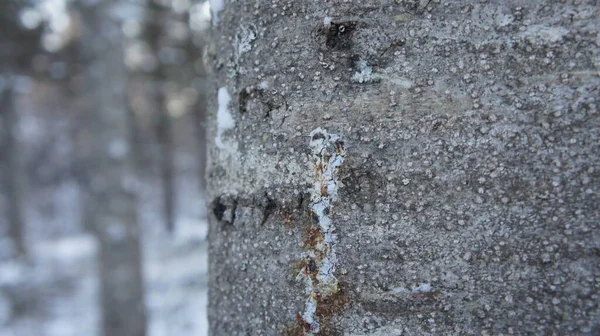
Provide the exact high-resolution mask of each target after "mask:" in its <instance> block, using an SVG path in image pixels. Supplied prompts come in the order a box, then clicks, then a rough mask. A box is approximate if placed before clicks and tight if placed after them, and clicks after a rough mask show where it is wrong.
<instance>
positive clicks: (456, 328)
mask: <svg viewBox="0 0 600 336" xmlns="http://www.w3.org/2000/svg"><path fill="white" fill-rule="evenodd" d="M599 17H600V8H599V7H598V4H597V2H596V1H577V2H575V4H571V2H569V4H567V3H565V2H558V1H553V2H549V1H537V0H536V1H516V0H514V1H485V2H464V1H443V2H442V1H391V0H385V1H379V0H378V1H370V0H366V1H365V0H360V1H359V0H350V1H331V2H326V1H321V0H313V1H309V0H307V1H283V2H273V3H272V4H271V3H269V4H268V5H267V4H263V3H260V4H259V3H257V2H256V1H230V2H228V3H227V5H226V8H225V9H224V10H223V11H222V12H221V13H219V19H220V20H219V23H218V26H217V27H216V36H215V46H216V49H217V50H218V54H219V57H218V58H216V59H214V64H212V65H213V68H214V69H216V77H217V78H219V81H218V87H226V88H227V90H228V92H229V93H230V94H231V96H232V104H231V106H230V107H229V109H230V111H231V114H232V115H233V119H234V120H235V127H234V128H233V129H231V130H227V129H225V130H224V129H222V130H221V132H220V133H221V134H220V138H221V140H222V142H223V144H224V146H221V148H219V147H218V146H216V145H215V141H214V140H215V136H218V135H219V132H218V124H219V123H218V120H217V117H216V114H217V111H218V108H217V104H216V99H215V98H213V103H214V104H213V107H212V108H211V109H210V112H209V113H210V116H209V129H208V130H209V136H208V140H209V141H210V142H209V145H210V148H209V164H208V170H207V179H208V200H209V202H210V207H211V209H210V210H211V211H210V214H211V216H210V225H211V226H210V233H209V242H210V250H209V253H210V272H209V274H210V286H209V297H210V306H209V320H210V327H211V331H212V335H278V334H292V335H297V334H305V333H306V334H310V333H311V331H313V332H315V331H316V324H315V321H314V320H317V319H318V323H319V333H320V334H322V335H485V334H493V335H500V334H524V335H573V334H577V335H592V334H599V333H600V322H599V321H600V309H599V307H598V302H600V301H599V300H598V283H599V281H600V267H599V265H600V263H599V259H598V248H599V242H600V237H599V236H598V232H600V231H599V229H600V227H599V224H598V223H599V222H600V213H599V211H598V202H599V198H598V186H599V185H600V174H599V173H598V169H599V167H598V165H599V162H600V146H599V130H600V128H599V126H600V116H599V113H598V112H599V111H598V103H599V102H598V97H600V92H599V91H600V90H599V86H600V78H599V76H598V74H599V70H600V47H599V44H600V41H599V40H598V36H599V35H598V34H599V31H598V18H599ZM213 97H216V94H215V96H213ZM222 101H224V100H222ZM319 127H321V128H324V129H327V130H328V132H330V133H335V134H337V135H338V136H340V137H341V140H342V141H343V142H344V144H343V145H341V144H338V147H340V148H338V149H335V148H334V145H335V141H334V139H330V140H331V142H332V146H331V147H329V148H326V149H325V150H324V152H319V153H317V155H315V154H314V149H315V148H316V147H315V146H318V145H319V144H318V142H319V141H325V140H327V139H328V138H327V135H325V134H324V132H321V133H320V134H315V133H313V138H312V139H311V136H310V135H311V132H312V131H313V130H315V129H317V128H319ZM311 141H313V147H312V149H311V147H309V143H310V142H311ZM336 151H337V152H336ZM344 152H345V153H344ZM343 155H345V158H344V162H343V164H342V165H341V167H339V171H338V172H337V174H335V173H331V171H329V170H328V169H331V168H334V166H332V164H333V163H334V162H333V161H331V162H329V161H326V160H327V159H328V158H334V159H336V160H337V158H338V157H341V156H343ZM324 160H325V161H324ZM323 161H324V162H325V167H324V166H323ZM313 162H316V163H317V166H316V167H315V166H314V165H313ZM319 162H321V163H320V164H321V166H318V164H319ZM336 181H337V182H336ZM323 184H324V185H325V186H324V188H320V189H319V187H320V186H323ZM329 185H337V186H338V187H339V191H338V194H339V196H338V198H337V200H335V201H332V203H331V204H330V205H327V206H325V207H323V208H321V210H319V209H317V210H315V209H316V208H317V207H318V206H319V204H321V205H323V203H319V202H324V199H325V198H327V199H332V194H333V191H334V190H330V189H328V188H329V187H328V186H329ZM315 190H316V191H315ZM315 212H316V214H313V213H315ZM325 216H327V218H328V219H330V220H331V222H332V223H333V225H334V226H335V231H334V232H333V233H335V234H337V241H335V242H334V243H333V244H326V246H325V247H324V245H323V242H322V240H323V237H324V236H326V235H327V234H332V232H331V229H323V224H322V223H323V218H324V217H325ZM317 222H318V223H317ZM328 230H330V231H328ZM333 250H334V251H335V252H336V254H337V261H335V269H334V273H333V275H334V276H335V277H336V278H337V283H338V284H337V288H333V289H332V288H329V287H327V286H325V285H328V284H334V282H333V281H332V280H331V279H328V280H323V281H316V280H319V279H318V278H316V277H315V275H314V274H320V272H325V270H324V268H325V267H326V266H328V265H326V263H325V261H326V260H328V259H327V258H329V261H331V259H332V256H331V254H330V253H331V251H333ZM328 253H329V254H328ZM298 274H300V275H299V276H298ZM330 275H331V274H330ZM315 279H316V280H315ZM310 281H312V283H313V285H314V286H313V287H315V288H312V289H311V288H308V286H307V283H309V282H310ZM332 287H336V286H332ZM307 292H308V293H312V294H313V295H314V296H315V299H314V301H316V311H315V312H314V313H312V312H311V311H310V309H311V307H309V304H310V303H311V302H310V300H311V299H310V298H309V294H307ZM313 308H314V307H313ZM311 318H314V319H313V320H311ZM315 333H316V332H315Z"/></svg>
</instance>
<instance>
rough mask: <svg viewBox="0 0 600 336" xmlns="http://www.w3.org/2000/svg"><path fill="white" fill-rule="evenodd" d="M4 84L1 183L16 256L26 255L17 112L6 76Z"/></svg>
mask: <svg viewBox="0 0 600 336" xmlns="http://www.w3.org/2000/svg"><path fill="white" fill-rule="evenodd" d="M7 81H8V83H6V84H5V85H6V86H5V87H4V88H2V89H0V90H1V92H0V118H1V121H2V133H3V134H2V135H3V139H2V157H3V160H2V161H4V164H3V166H4V171H3V176H4V185H5V188H6V198H7V201H8V202H7V205H8V209H7V210H8V227H9V236H10V238H11V240H12V243H13V244H14V249H15V252H16V253H17V255H25V253H26V249H25V241H24V240H25V237H24V233H23V231H24V228H25V223H24V222H23V195H22V194H23V186H22V172H21V167H20V164H19V152H20V150H19V140H18V138H17V137H16V133H17V130H18V120H17V111H16V110H15V91H14V88H13V85H14V83H13V81H12V79H11V78H9V79H8V80H7Z"/></svg>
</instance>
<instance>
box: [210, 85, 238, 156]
mask: <svg viewBox="0 0 600 336" xmlns="http://www.w3.org/2000/svg"><path fill="white" fill-rule="evenodd" d="M217 101H218V103H219V106H218V109H217V136H216V137H215V144H216V145H217V148H225V144H224V143H223V141H222V140H221V136H222V135H223V132H225V131H226V130H229V129H232V128H233V127H234V126H235V120H233V116H232V115H231V112H230V111H229V104H231V96H230V95H229V92H228V91H227V88H226V87H222V88H220V89H219V91H218V93H217Z"/></svg>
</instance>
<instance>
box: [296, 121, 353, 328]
mask: <svg viewBox="0 0 600 336" xmlns="http://www.w3.org/2000/svg"><path fill="white" fill-rule="evenodd" d="M310 139H311V140H310V149H311V156H312V160H313V167H314V173H315V175H314V184H313V185H312V188H311V193H310V204H309V206H308V207H309V209H310V211H311V215H312V218H313V224H312V227H311V228H310V231H311V232H312V235H313V236H320V237H319V238H320V239H309V244H308V245H309V250H308V251H306V252H305V253H304V255H303V257H304V259H305V260H307V262H305V263H304V267H303V269H302V270H301V271H300V273H299V274H298V276H297V278H298V279H299V280H304V282H305V284H306V294H307V295H308V298H307V300H306V304H305V308H304V312H303V313H302V314H298V316H297V320H298V321H299V324H300V325H301V326H302V329H303V330H304V334H305V335H315V334H318V333H319V332H320V330H321V326H320V324H319V311H320V309H318V308H319V307H318V305H319V303H321V302H323V301H324V300H325V299H327V298H328V297H331V296H333V295H335V294H337V293H338V292H339V290H340V287H339V283H338V280H337V278H336V277H335V270H336V263H337V256H336V253H335V249H334V247H335V243H336V241H337V235H336V234H335V232H334V231H335V226H334V225H333V222H332V221H331V218H330V217H329V213H330V212H331V207H332V202H334V201H336V200H337V190H338V185H339V181H338V170H339V168H340V166H341V165H342V163H344V157H345V156H346V152H345V149H344V143H343V142H342V141H341V140H340V137H339V136H337V135H335V134H330V133H328V132H327V131H326V130H324V129H322V128H317V129H315V130H313V131H312V132H311V133H310ZM317 232H319V234H316V233H317ZM300 322H301V323H300Z"/></svg>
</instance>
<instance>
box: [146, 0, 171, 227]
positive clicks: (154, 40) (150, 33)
mask: <svg viewBox="0 0 600 336" xmlns="http://www.w3.org/2000/svg"><path fill="white" fill-rule="evenodd" d="M147 8H148V12H149V15H148V18H147V22H146V25H147V26H146V40H147V41H148V43H149V44H150V48H151V50H152V52H153V54H154V56H155V57H156V58H157V64H156V68H155V69H154V71H153V72H152V74H151V75H152V90H151V94H152V99H153V100H154V102H155V104H154V105H155V106H156V108H157V111H158V115H157V118H156V135H157V140H158V144H159V148H160V154H159V155H160V157H159V166H160V177H161V179H160V181H161V186H162V207H163V216H164V220H165V225H166V229H167V231H169V232H171V233H172V232H173V231H174V230H175V179H174V173H175V169H174V147H173V135H172V125H171V124H172V122H171V116H170V115H169V111H168V108H167V92H166V89H165V86H166V81H167V74H166V70H167V69H166V65H165V64H163V62H161V60H160V57H159V53H160V49H161V37H162V35H163V34H164V29H165V24H168V16H167V14H168V11H167V10H166V9H165V8H164V7H162V6H161V5H159V4H158V3H156V2H155V1H153V0H149V1H148V2H147Z"/></svg>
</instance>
